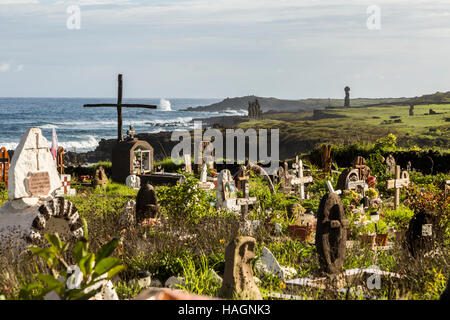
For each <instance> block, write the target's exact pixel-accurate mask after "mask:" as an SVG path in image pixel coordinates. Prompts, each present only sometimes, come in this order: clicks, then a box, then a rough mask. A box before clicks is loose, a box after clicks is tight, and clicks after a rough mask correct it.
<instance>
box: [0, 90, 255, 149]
mask: <svg viewBox="0 0 450 320" xmlns="http://www.w3.org/2000/svg"><path fill="white" fill-rule="evenodd" d="M219 101H221V99H179V98H177V99H124V100H123V103H136V104H153V105H157V106H158V109H154V110H152V109H136V108H123V109H122V110H123V111H122V114H123V128H124V136H125V134H126V130H127V129H128V128H129V126H130V124H133V125H134V129H135V131H136V132H137V133H157V132H161V131H173V130H177V129H192V128H193V125H192V121H193V120H195V119H198V118H210V117H216V116H225V115H246V114H247V110H239V111H235V110H229V111H228V110H227V111H224V112H222V113H219V112H194V111H181V109H186V108H189V107H196V106H206V105H210V104H212V103H216V102H219ZM116 102H117V100H116V99H114V98H110V99H108V98H106V99H103V98H0V148H1V147H5V148H6V149H7V150H14V149H15V148H16V147H17V145H18V144H19V141H20V138H21V137H22V135H23V134H24V133H25V131H26V130H27V129H28V128H30V127H39V128H41V129H42V133H43V135H44V136H45V137H46V138H47V140H48V141H49V143H51V140H52V129H53V128H55V130H56V135H57V137H58V145H59V146H62V147H63V148H64V149H66V150H67V151H74V152H86V151H91V150H94V149H95V148H96V147H97V146H98V143H99V141H100V140H101V139H102V138H103V139H114V138H117V109H116V108H107V107H102V108H84V107H83V105H84V104H98V103H116Z"/></svg>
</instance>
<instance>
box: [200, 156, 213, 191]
mask: <svg viewBox="0 0 450 320" xmlns="http://www.w3.org/2000/svg"><path fill="white" fill-rule="evenodd" d="M198 187H199V188H201V189H203V190H206V191H208V190H214V189H215V185H214V183H213V182H209V181H208V166H207V164H206V162H204V163H203V165H202V172H201V173H200V182H199V183H198Z"/></svg>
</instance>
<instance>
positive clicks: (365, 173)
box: [352, 156, 370, 181]
mask: <svg viewBox="0 0 450 320" xmlns="http://www.w3.org/2000/svg"><path fill="white" fill-rule="evenodd" d="M352 166H353V168H354V169H356V170H358V177H359V180H364V181H366V180H367V179H368V178H369V176H370V168H369V167H368V166H367V165H366V159H364V158H363V157H361V156H357V157H356V158H355V159H354V160H353V162H352Z"/></svg>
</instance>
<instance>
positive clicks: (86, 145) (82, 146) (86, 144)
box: [0, 136, 98, 152]
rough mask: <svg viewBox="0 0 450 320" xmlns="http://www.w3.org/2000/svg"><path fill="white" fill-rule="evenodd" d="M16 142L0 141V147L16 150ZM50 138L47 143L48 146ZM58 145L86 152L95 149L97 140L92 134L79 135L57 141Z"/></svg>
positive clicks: (69, 149)
mask: <svg viewBox="0 0 450 320" xmlns="http://www.w3.org/2000/svg"><path fill="white" fill-rule="evenodd" d="M18 145H19V143H18V142H5V143H2V142H0V148H1V147H5V148H6V150H16V148H17V146H18ZM51 145H52V142H51V140H50V141H49V143H48V147H49V148H50V147H51ZM58 146H62V147H63V148H64V149H65V150H66V151H76V152H86V151H92V150H95V148H96V147H97V146H98V141H97V139H96V138H95V137H94V136H81V137H80V140H69V141H59V143H58Z"/></svg>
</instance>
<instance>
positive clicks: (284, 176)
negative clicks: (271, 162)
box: [277, 162, 292, 193]
mask: <svg viewBox="0 0 450 320" xmlns="http://www.w3.org/2000/svg"><path fill="white" fill-rule="evenodd" d="M277 177H278V182H279V183H280V189H279V191H280V192H282V193H291V190H292V186H291V184H290V182H289V179H290V178H291V177H290V176H289V170H288V164H287V163H286V162H285V163H284V167H279V168H278V173H277Z"/></svg>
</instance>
